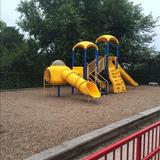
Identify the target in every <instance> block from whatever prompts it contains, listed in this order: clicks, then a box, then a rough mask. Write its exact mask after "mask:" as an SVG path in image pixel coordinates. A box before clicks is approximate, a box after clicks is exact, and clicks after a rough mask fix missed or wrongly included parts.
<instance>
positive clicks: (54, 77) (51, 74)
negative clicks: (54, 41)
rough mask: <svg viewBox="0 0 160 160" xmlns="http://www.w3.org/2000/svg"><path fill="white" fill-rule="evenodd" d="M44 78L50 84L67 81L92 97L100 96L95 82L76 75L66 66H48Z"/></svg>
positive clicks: (59, 83)
mask: <svg viewBox="0 0 160 160" xmlns="http://www.w3.org/2000/svg"><path fill="white" fill-rule="evenodd" d="M44 79H45V80H46V81H47V82H48V83H50V84H52V85H64V84H66V83H69V84H70V85H71V86H73V87H75V88H77V89H78V90H79V91H80V92H81V93H83V94H85V95H88V96H91V97H92V98H100V97H101V94H100V92H99V90H98V88H97V86H96V84H94V83H93V82H90V81H87V80H85V79H83V78H82V77H80V76H78V75H77V74H76V73H74V71H73V70H71V69H70V68H69V67H67V66H50V67H48V68H47V69H46V70H45V72H44Z"/></svg>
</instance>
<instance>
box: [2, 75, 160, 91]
mask: <svg viewBox="0 0 160 160" xmlns="http://www.w3.org/2000/svg"><path fill="white" fill-rule="evenodd" d="M131 77H133V79H135V80H136V81H137V82H138V83H139V84H144V85H146V84H148V83H149V82H157V83H158V84H160V74H159V73H158V74H157V75H155V74H154V75H152V74H142V73H138V74H137V73H136V74H133V73H132V74H131ZM42 86H43V73H18V72H0V90H5V89H21V88H34V87H42Z"/></svg>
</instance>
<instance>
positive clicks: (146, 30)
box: [18, 0, 156, 66]
mask: <svg viewBox="0 0 160 160" xmlns="http://www.w3.org/2000/svg"><path fill="white" fill-rule="evenodd" d="M18 11H19V12H20V13H21V17H20V21H19V25H20V27H21V28H22V29H23V30H24V31H26V32H28V33H29V35H30V36H33V37H34V39H35V40H38V41H39V42H40V46H41V47H42V48H43V49H44V50H45V49H46V48H47V47H48V46H50V45H51V44H52V48H53V49H52V50H51V51H50V52H51V53H52V54H51V56H50V57H51V58H52V60H54V59H57V58H60V59H63V60H65V61H67V62H70V61H71V58H70V57H71V56H70V54H69V52H71V47H72V46H73V45H74V44H75V43H76V42H78V41H80V40H91V41H95V39H96V37H98V36H100V35H102V34H112V35H114V36H116V37H117V38H118V39H119V40H120V42H121V61H122V62H124V61H125V62H131V64H132V65H133V66H136V64H137V63H140V62H141V61H142V59H143V58H144V57H146V56H149V55H150V52H151V49H150V47H148V46H149V45H148V44H149V43H151V42H152V40H153V37H154V34H153V29H154V28H155V26H156V20H154V19H153V17H152V15H151V14H149V15H144V14H143V13H142V8H141V6H140V5H134V4H133V3H132V2H130V1H128V0H60V1H59V0H45V1H44V0H29V1H26V0H25V1H21V3H20V4H19V7H18ZM47 54H48V52H47ZM78 59H80V58H78Z"/></svg>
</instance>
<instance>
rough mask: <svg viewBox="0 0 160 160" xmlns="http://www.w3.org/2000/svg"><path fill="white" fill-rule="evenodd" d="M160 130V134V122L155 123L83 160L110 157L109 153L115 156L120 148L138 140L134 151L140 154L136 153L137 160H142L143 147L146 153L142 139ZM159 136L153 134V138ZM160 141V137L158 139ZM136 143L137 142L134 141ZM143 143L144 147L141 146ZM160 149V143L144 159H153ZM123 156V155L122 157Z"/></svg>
mask: <svg viewBox="0 0 160 160" xmlns="http://www.w3.org/2000/svg"><path fill="white" fill-rule="evenodd" d="M158 128H159V132H158V133H160V121H158V122H156V123H154V124H153V125H151V126H149V127H146V128H144V129H142V130H140V131H139V132H136V133H134V134H132V135H130V136H128V137H126V138H124V139H122V140H120V141H118V142H116V143H114V144H112V145H110V146H108V147H106V148H104V149H102V150H100V151H98V152H96V153H94V154H92V155H90V156H88V157H86V158H84V159H83V160H98V159H99V158H101V157H103V156H106V155H108V154H109V153H112V152H113V153H114V155H115V150H116V149H118V148H122V147H123V145H125V144H129V143H130V142H131V141H134V140H135V139H137V143H134V144H136V148H135V147H133V148H134V150H135V149H136V150H137V151H138V152H136V159H138V160H140V159H141V158H140V157H141V151H142V148H141V147H143V152H145V150H144V149H145V147H144V146H145V145H144V141H145V140H143V141H142V137H143V138H144V137H146V136H145V134H147V133H149V132H150V131H153V130H154V129H156V131H157V130H158ZM155 135H157V134H152V136H155ZM156 138H157V137H155V138H153V139H156ZM158 139H159V140H160V137H159V138H158ZM134 142H135V141H134ZM142 142H143V145H142V144H141V143H142ZM148 143H150V139H149V140H148ZM159 147H160V143H159V145H158V146H157V148H156V149H154V150H152V151H151V153H148V155H147V156H146V157H143V160H146V158H148V157H152V156H153V154H154V155H155V154H156V153H157V152H158V151H159ZM121 156H122V155H121Z"/></svg>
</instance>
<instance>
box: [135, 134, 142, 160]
mask: <svg viewBox="0 0 160 160" xmlns="http://www.w3.org/2000/svg"><path fill="white" fill-rule="evenodd" d="M141 140H142V138H141V136H139V137H138V138H137V147H136V148H137V151H136V160H141Z"/></svg>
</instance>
